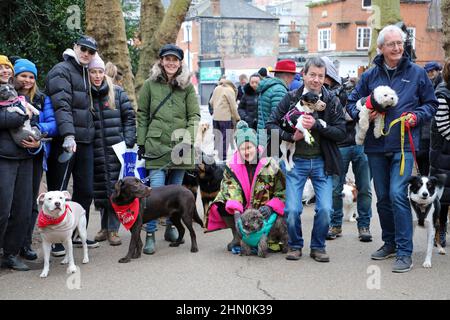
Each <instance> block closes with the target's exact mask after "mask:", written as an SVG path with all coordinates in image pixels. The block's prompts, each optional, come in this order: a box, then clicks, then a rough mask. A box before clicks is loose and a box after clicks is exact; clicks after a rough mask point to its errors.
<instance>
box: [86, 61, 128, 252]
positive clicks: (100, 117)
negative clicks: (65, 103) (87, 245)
mask: <svg viewBox="0 0 450 320" xmlns="http://www.w3.org/2000/svg"><path fill="white" fill-rule="evenodd" d="M89 76H90V80H91V83H92V86H91V92H92V99H93V107H94V123H95V138H94V204H95V207H96V208H98V209H99V210H100V213H101V216H102V224H101V225H102V227H101V230H100V231H99V232H98V234H97V236H96V237H95V240H96V241H104V240H106V239H108V241H109V243H110V244H111V245H120V244H121V240H120V238H119V236H118V230H119V226H120V223H119V220H118V219H117V216H116V214H115V212H114V210H113V209H112V207H111V204H110V202H109V197H110V196H111V194H112V192H113V190H114V184H115V183H116V182H117V180H118V179H119V173H120V168H121V164H120V162H119V160H118V159H117V156H116V154H115V153H114V150H113V148H112V146H113V145H114V144H117V143H119V142H121V141H125V144H126V145H127V147H128V148H132V147H133V146H134V144H135V142H136V122H135V113H134V110H133V108H132V106H131V103H130V101H129V99H128V96H127V94H126V93H125V91H124V90H123V89H122V88H121V87H118V86H115V85H114V84H113V82H112V79H110V78H109V77H107V76H106V75H105V64H104V63H103V61H102V60H101V59H100V57H96V58H94V60H93V61H92V62H91V63H90V64H89Z"/></svg>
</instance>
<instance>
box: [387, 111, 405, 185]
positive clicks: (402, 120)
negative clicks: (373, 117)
mask: <svg viewBox="0 0 450 320" xmlns="http://www.w3.org/2000/svg"><path fill="white" fill-rule="evenodd" d="M407 118H408V115H405V116H401V117H400V118H397V119H395V120H392V121H391V123H390V124H389V127H388V131H387V132H386V133H385V132H384V115H383V117H382V118H381V128H383V129H381V135H383V136H387V135H388V134H389V133H390V131H391V128H392V127H393V126H394V125H396V124H397V123H399V122H400V139H401V140H400V148H401V150H402V157H401V160H400V175H401V176H403V172H404V171H405V122H406V119H407Z"/></svg>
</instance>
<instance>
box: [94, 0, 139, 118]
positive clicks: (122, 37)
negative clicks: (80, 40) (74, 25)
mask: <svg viewBox="0 0 450 320" xmlns="http://www.w3.org/2000/svg"><path fill="white" fill-rule="evenodd" d="M86 34H88V35H90V36H92V37H93V38H94V39H95V40H97V43H98V46H99V50H98V51H99V54H100V56H101V57H102V59H103V60H104V61H105V64H106V62H108V61H111V62H112V63H114V64H115V65H116V66H117V68H119V70H121V71H122V73H123V84H124V89H125V91H126V92H127V94H128V96H129V98H130V101H131V103H132V105H133V107H134V108H135V109H136V106H137V104H136V94H135V88H134V83H133V81H134V76H133V73H132V69H131V62H130V55H129V52H128V46H127V38H126V33H125V20H124V18H123V13H122V5H121V1H120V0H86Z"/></svg>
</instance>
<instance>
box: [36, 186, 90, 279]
mask: <svg viewBox="0 0 450 320" xmlns="http://www.w3.org/2000/svg"><path fill="white" fill-rule="evenodd" d="M70 199H71V196H70V193H69V192H68V191H50V192H47V193H41V194H40V195H39V197H38V199H37V202H38V204H39V205H41V206H42V209H41V211H40V212H39V216H38V227H39V232H40V233H41V237H42V251H43V253H44V269H43V270H42V273H41V278H46V277H47V275H48V271H49V267H50V252H51V250H52V244H53V243H63V244H64V247H65V249H66V256H65V257H64V260H63V261H62V262H61V264H69V266H68V268H67V273H75V272H76V271H77V267H76V266H75V263H74V259H73V248H72V234H73V232H74V231H75V229H76V230H77V231H78V235H79V236H80V238H81V242H82V244H83V263H88V262H89V257H88V247H87V243H86V238H87V231H86V212H85V210H84V209H83V207H82V206H81V205H80V204H79V203H76V202H73V201H67V200H70Z"/></svg>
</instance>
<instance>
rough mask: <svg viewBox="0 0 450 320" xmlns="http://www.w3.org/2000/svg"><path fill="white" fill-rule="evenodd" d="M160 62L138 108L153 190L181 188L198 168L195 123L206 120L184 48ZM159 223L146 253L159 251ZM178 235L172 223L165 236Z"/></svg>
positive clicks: (166, 51) (150, 228)
mask: <svg viewBox="0 0 450 320" xmlns="http://www.w3.org/2000/svg"><path fill="white" fill-rule="evenodd" d="M159 57H160V59H159V61H158V62H156V63H155V65H154V66H153V68H152V70H151V72H150V77H149V78H148V79H147V80H146V81H145V82H144V85H143V87H142V89H141V90H140V92H139V100H138V110H137V143H138V146H139V151H138V155H139V158H141V157H142V156H143V155H145V158H146V169H147V170H149V177H150V186H151V187H152V188H155V187H160V186H164V185H168V184H178V185H181V183H182V181H183V176H184V171H185V170H186V169H193V168H194V156H193V151H192V150H191V147H190V146H191V145H193V142H194V125H196V124H197V123H198V122H199V121H200V108H199V105H198V100H197V96H196V93H195V90H194V86H193V85H192V84H191V82H190V78H191V75H190V73H189V70H188V69H187V66H186V65H183V57H184V54H183V50H181V49H180V48H179V47H177V46H176V45H173V44H167V45H165V46H163V47H162V48H161V50H160V52H159ZM156 224H157V221H156V220H153V221H150V222H149V223H147V227H146V230H147V237H146V241H145V247H144V253H145V254H153V253H155V231H156ZM177 237H178V235H177V232H176V229H175V228H174V226H173V225H172V223H171V221H170V220H167V227H166V231H165V233H164V238H165V239H166V240H167V241H175V240H176V239H177Z"/></svg>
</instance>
